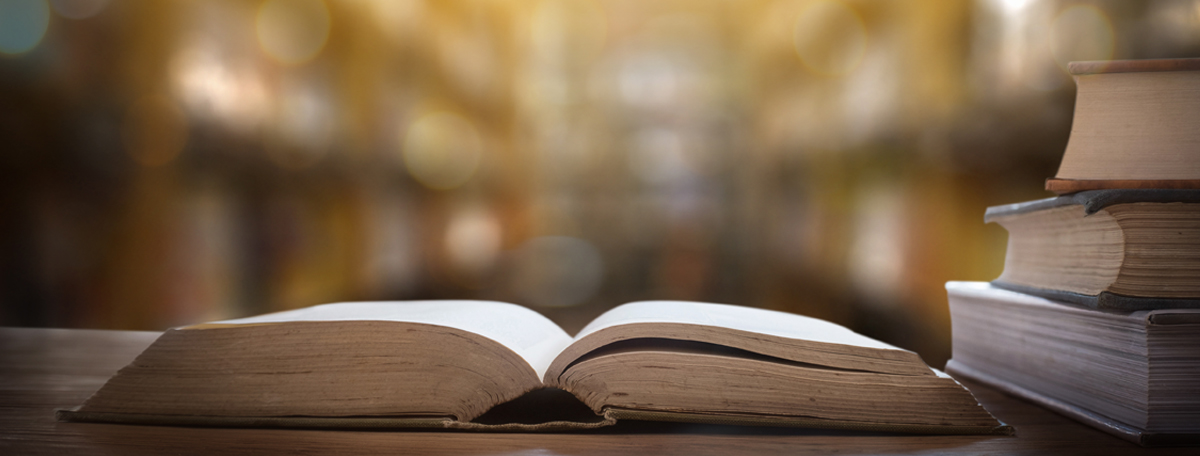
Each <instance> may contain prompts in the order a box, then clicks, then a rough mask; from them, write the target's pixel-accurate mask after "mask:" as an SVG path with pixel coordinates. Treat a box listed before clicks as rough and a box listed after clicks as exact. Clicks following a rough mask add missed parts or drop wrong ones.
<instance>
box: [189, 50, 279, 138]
mask: <svg viewBox="0 0 1200 456" xmlns="http://www.w3.org/2000/svg"><path fill="white" fill-rule="evenodd" d="M171 78H172V83H173V84H174V89H175V92H176V93H177V94H178V96H179V98H181V99H182V101H183V102H184V103H185V105H186V107H187V108H188V110H189V111H191V112H192V113H195V114H199V115H202V116H208V117H211V118H214V119H216V120H220V121H222V122H224V123H225V125H226V126H228V127H229V128H232V129H235V130H239V131H243V132H245V131H251V130H253V129H254V128H256V127H257V126H258V125H259V123H261V122H262V120H263V118H264V117H265V115H266V113H267V110H268V101H269V100H268V97H267V91H266V88H265V87H264V85H263V83H262V80H261V78H260V77H259V75H258V74H257V72H255V71H254V70H253V69H251V68H248V67H242V68H235V67H233V65H231V64H230V62H229V61H228V60H225V59H221V58H220V57H219V55H218V54H217V53H216V52H214V51H212V50H210V49H205V48H202V47H200V46H196V47H194V48H192V49H187V50H185V51H183V52H181V53H180V54H179V55H178V56H176V57H175V58H174V59H173V60H172V62H171Z"/></svg>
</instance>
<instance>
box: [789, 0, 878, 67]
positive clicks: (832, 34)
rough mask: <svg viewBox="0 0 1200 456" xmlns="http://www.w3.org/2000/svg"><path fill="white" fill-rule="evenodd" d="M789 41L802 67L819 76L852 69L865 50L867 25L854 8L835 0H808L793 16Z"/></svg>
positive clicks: (859, 61) (859, 60)
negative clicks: (810, 1)
mask: <svg viewBox="0 0 1200 456" xmlns="http://www.w3.org/2000/svg"><path fill="white" fill-rule="evenodd" d="M794 32H795V33H794V35H793V44H794V45H795V48H796V55H797V56H798V57H799V58H800V61H801V62H803V63H804V66H805V68H807V69H808V70H809V71H811V72H813V73H816V74H818V75H821V76H843V75H846V74H849V73H851V72H853V71H854V70H855V69H856V68H858V65H859V63H861V62H862V59H863V54H865V53H866V50H867V27H866V25H864V24H863V21H862V18H861V17H859V15H858V13H856V12H855V11H854V9H852V8H850V7H849V6H846V4H844V3H842V2H839V1H836V0H818V1H815V2H812V3H810V4H809V5H808V6H806V7H805V8H804V10H803V11H801V12H800V16H799V17H798V18H797V19H796V27H795V30H794Z"/></svg>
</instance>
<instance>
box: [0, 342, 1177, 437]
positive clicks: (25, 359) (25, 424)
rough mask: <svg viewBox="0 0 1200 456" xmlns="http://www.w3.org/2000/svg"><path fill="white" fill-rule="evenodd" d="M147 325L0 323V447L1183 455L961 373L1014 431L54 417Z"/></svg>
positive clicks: (132, 346) (133, 350) (94, 383)
mask: <svg viewBox="0 0 1200 456" xmlns="http://www.w3.org/2000/svg"><path fill="white" fill-rule="evenodd" d="M157 336H158V334H157V333H147V332H128V331H91V330H64V329H24V328H0V454H36V453H47V454H75V453H87V454H122V455H124V454H129V455H136V454H209V453H221V454H223V455H234V454H275V453H278V454H332V453H336V454H377V453H384V452H387V453H399V454H427V455H443V454H468V455H515V454H535V455H558V454H571V455H583V454H684V455H704V454H752V455H764V454H805V453H816V454H829V453H838V454H901V453H903V454H946V453H953V454H1014V453H1047V454H1089V455H1100V454H1135V455H1136V454H1195V453H1196V449H1194V448H1193V449H1172V448H1167V449H1153V450H1151V449H1143V448H1139V447H1137V446H1134V445H1132V444H1130V443H1127V442H1124V441H1121V440H1119V439H1116V438H1115V437H1111V436H1109V435H1107V434H1104V433H1102V432H1100V431H1097V430H1094V429H1091V428H1088V427H1085V426H1083V425H1081V424H1079V423H1076V422H1074V421H1071V420H1069V419H1067V418H1065V417H1062V416H1059V415H1056V414H1054V413H1052V412H1049V411H1046V410H1044V409H1041V408H1038V407H1037V406H1034V405H1032V404H1029V403H1026V402H1022V401H1020V400H1017V399H1014V398H1011V397H1008V396H1005V395H1003V394H1001V393H999V392H997V391H996V390H992V389H989V388H986V387H983V386H980V385H977V384H973V383H968V382H964V384H966V385H967V386H968V387H969V388H970V389H971V391H972V392H974V394H975V396H976V397H977V398H978V399H979V401H980V402H981V403H982V404H984V406H985V407H987V409H988V410H989V411H991V412H992V413H993V414H995V415H996V417H997V418H999V419H1001V420H1003V421H1005V422H1007V423H1008V424H1011V425H1014V426H1015V427H1016V428H1017V436H1016V437H1003V436H908V435H889V434H869V433H857V432H835V431H818V430H805V429H799V430H797V429H780V428H753V427H732V426H705V425H687V424H660V423H623V424H620V425H618V426H615V427H612V428H608V429H604V430H600V431H589V432H576V433H543V434H515V433H514V434H485V433H469V432H412V431H405V432H347V431H308V430H305V431H298V430H257V429H219V428H183V427H165V426H131V425H108V424H88V423H60V422H57V421H55V420H54V410H55V409H58V408H67V407H73V406H76V405H79V404H80V403H81V402H83V400H84V399H86V398H87V397H88V396H89V395H90V394H92V393H93V392H94V391H96V389H98V388H99V387H100V385H101V384H103V383H104V381H105V380H107V379H108V377H109V376H110V375H112V374H113V373H115V372H116V370H117V369H119V368H121V367H123V366H124V365H125V364H127V363H129V362H130V361H131V360H133V358H134V356H136V355H137V354H138V353H139V352H140V351H141V350H142V349H144V348H145V347H146V346H147V345H149V344H150V342H152V341H153V340H154V338H155V337H157Z"/></svg>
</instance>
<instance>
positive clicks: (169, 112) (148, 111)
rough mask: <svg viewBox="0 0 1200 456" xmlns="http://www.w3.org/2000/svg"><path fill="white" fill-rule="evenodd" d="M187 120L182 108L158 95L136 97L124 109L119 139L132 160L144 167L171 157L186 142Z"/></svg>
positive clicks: (160, 163) (162, 162) (176, 154)
mask: <svg viewBox="0 0 1200 456" xmlns="http://www.w3.org/2000/svg"><path fill="white" fill-rule="evenodd" d="M187 138H188V120H187V116H186V115H185V114H184V113H183V110H181V109H179V107H178V106H176V105H175V102H173V101H171V99H170V98H167V97H165V96H162V95H148V96H145V97H142V98H140V99H138V100H137V101H136V102H134V103H133V104H132V105H130V107H129V110H128V111H126V113H125V120H124V122H123V123H122V126H121V140H122V142H123V143H124V144H125V151H126V152H128V153H129V156H130V157H131V158H133V160H134V161H136V162H138V163H139V164H141V165H144V166H148V167H155V166H161V165H164V164H166V163H169V162H170V161H171V160H174V159H175V157H176V156H178V155H179V152H180V151H182V150H183V146H184V145H186V144H187Z"/></svg>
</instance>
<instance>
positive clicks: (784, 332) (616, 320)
mask: <svg viewBox="0 0 1200 456" xmlns="http://www.w3.org/2000/svg"><path fill="white" fill-rule="evenodd" d="M635 323H683V324H691V325H704V326H716V327H721V328H729V329H736V330H740V331H747V332H754V333H759V334H766V335H770V336H776V337H785V338H788V339H800V340H809V341H813V342H822V343H829V344H840V345H851V346H856V347H867V348H879V349H887V350H903V349H901V348H897V347H894V346H891V345H888V344H885V343H883V342H880V341H877V340H875V339H872V338H869V337H866V336H863V335H861V334H858V333H856V332H854V331H851V330H849V329H846V328H845V327H843V326H840V325H837V324H834V323H830V322H827V321H824V320H819V319H816V318H811V317H805V316H802V315H796V314H790V313H785V312H776V311H773V310H766V309H755V308H752V307H741V306H732V305H726V304H708V303H700V302H687V301H641V302H632V303H629V304H624V305H621V306H619V307H616V308H614V309H612V310H610V311H608V312H605V313H604V314H603V315H601V316H599V317H597V318H596V319H595V320H592V322H591V323H589V324H588V325H587V327H585V328H583V330H582V331H580V332H579V334H578V335H576V336H575V340H579V339H582V338H584V337H586V336H587V335H588V334H591V333H594V332H596V331H599V330H601V329H604V328H609V327H613V326H619V325H628V324H635Z"/></svg>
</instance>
